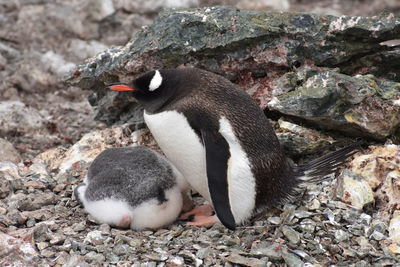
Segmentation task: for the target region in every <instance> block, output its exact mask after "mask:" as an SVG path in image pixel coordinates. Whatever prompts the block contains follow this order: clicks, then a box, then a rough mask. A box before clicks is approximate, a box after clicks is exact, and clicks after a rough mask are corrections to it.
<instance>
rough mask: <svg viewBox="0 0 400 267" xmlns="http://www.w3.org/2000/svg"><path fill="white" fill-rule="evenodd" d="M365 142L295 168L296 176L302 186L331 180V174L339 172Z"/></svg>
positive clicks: (355, 143) (356, 143)
mask: <svg viewBox="0 0 400 267" xmlns="http://www.w3.org/2000/svg"><path fill="white" fill-rule="evenodd" d="M362 144H364V141H363V140H359V141H357V142H354V143H352V144H350V145H348V146H346V147H344V148H342V149H339V150H337V151H334V152H332V153H329V154H326V155H324V156H322V157H319V158H317V159H314V160H312V161H310V162H308V163H306V164H303V165H299V166H295V167H294V175H295V177H296V178H297V179H298V180H299V181H300V185H301V186H305V185H307V184H310V183H316V182H319V181H322V180H325V179H327V178H329V176H327V175H329V174H331V173H334V172H336V171H338V169H339V167H340V166H341V165H343V163H344V161H345V160H346V159H347V158H349V157H351V156H352V155H354V154H355V153H356V152H358V150H359V148H360V147H361V145H362Z"/></svg>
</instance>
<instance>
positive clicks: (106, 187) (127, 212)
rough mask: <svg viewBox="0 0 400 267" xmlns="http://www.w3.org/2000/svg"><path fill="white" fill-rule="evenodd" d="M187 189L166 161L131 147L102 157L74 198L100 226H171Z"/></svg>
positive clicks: (93, 165) (98, 158)
mask: <svg viewBox="0 0 400 267" xmlns="http://www.w3.org/2000/svg"><path fill="white" fill-rule="evenodd" d="M186 188H187V185H186V183H185V181H184V179H183V177H182V175H181V174H180V173H179V171H178V170H177V169H176V168H175V167H174V166H173V165H172V164H170V163H169V162H168V161H167V160H166V159H164V158H163V157H162V156H161V155H159V154H158V153H156V152H155V151H153V150H151V149H149V148H147V147H144V146H135V147H123V148H110V149H107V150H105V151H103V152H102V153H100V155H98V156H97V157H96V159H95V160H94V161H93V163H92V164H91V165H90V167H89V170H88V173H87V175H86V177H85V180H84V182H83V183H82V184H80V185H78V186H77V187H76V188H75V190H74V195H75V198H76V199H77V200H78V201H79V202H81V203H82V204H83V206H84V208H85V210H86V211H87V212H88V213H89V214H90V215H92V216H93V217H94V218H95V219H96V220H97V221H98V222H99V223H107V224H110V225H112V226H116V227H119V228H132V229H134V230H141V229H146V228H150V229H155V228H159V227H162V226H165V225H168V224H170V223H172V222H174V221H175V220H176V218H177V217H178V215H179V213H180V212H181V210H182V202H183V200H182V199H183V194H184V192H185V190H186Z"/></svg>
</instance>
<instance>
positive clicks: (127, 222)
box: [117, 216, 132, 229]
mask: <svg viewBox="0 0 400 267" xmlns="http://www.w3.org/2000/svg"><path fill="white" fill-rule="evenodd" d="M131 223H132V218H131V216H124V217H122V218H121V220H120V221H119V223H118V224H117V227H118V228H122V229H126V228H129V227H131Z"/></svg>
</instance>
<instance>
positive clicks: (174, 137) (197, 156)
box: [144, 111, 211, 203]
mask: <svg viewBox="0 0 400 267" xmlns="http://www.w3.org/2000/svg"><path fill="white" fill-rule="evenodd" d="M144 120H145V121H146V124H147V126H148V127H149V129H150V131H151V133H152V134H153V136H154V138H155V139H156V141H157V143H158V145H159V146H160V148H161V150H162V151H163V152H164V154H165V155H166V157H167V158H168V160H169V161H171V163H172V164H174V165H175V167H176V168H178V170H179V171H180V172H181V173H182V175H183V176H184V177H185V179H186V180H187V182H188V183H189V184H190V186H191V187H192V188H193V189H195V190H196V191H197V192H199V193H200V194H201V195H202V196H203V197H204V198H205V199H206V200H207V201H209V202H210V203H211V198H210V193H209V190H208V183H207V172H206V155H205V149H204V147H203V145H202V143H201V142H200V139H199V137H198V136H197V135H196V133H195V132H194V131H193V129H192V128H191V127H190V125H189V123H188V121H187V119H186V117H185V116H184V115H183V114H181V113H179V112H176V111H164V112H161V113H157V114H147V113H146V112H144Z"/></svg>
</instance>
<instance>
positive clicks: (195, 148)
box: [110, 68, 359, 229]
mask: <svg viewBox="0 0 400 267" xmlns="http://www.w3.org/2000/svg"><path fill="white" fill-rule="evenodd" d="M110 89H111V90H116V91H126V92H124V93H125V94H129V95H131V96H132V97H134V98H136V100H137V101H138V102H139V103H140V104H141V105H142V106H143V107H144V119H145V122H146V124H147V126H148V127H149V129H150V131H151V133H152V134H153V136H154V138H155V139H156V141H157V143H158V145H159V146H160V148H161V150H162V151H163V152H164V154H165V155H166V157H167V158H168V159H169V160H170V161H171V162H172V163H173V164H174V165H175V166H176V168H177V169H178V170H179V171H180V172H181V173H182V175H183V176H184V177H185V179H187V181H188V183H189V184H190V186H191V187H192V188H194V189H195V190H196V191H197V192H199V193H200V194H201V195H202V196H203V197H204V198H205V199H206V200H207V201H208V202H209V203H211V204H212V207H213V208H214V209H215V212H216V215H217V217H218V218H217V217H215V216H213V215H212V217H210V216H208V214H210V212H209V209H207V208H202V209H198V210H206V212H205V215H203V216H202V219H201V220H200V219H199V220H195V222H194V223H189V224H191V225H209V224H212V223H216V222H218V220H219V221H221V222H222V223H223V224H224V225H225V226H226V227H227V228H229V229H235V227H236V225H241V224H243V223H246V222H247V221H248V220H249V219H250V218H251V217H252V216H254V215H255V214H257V213H259V212H262V211H265V210H267V209H268V208H271V207H273V206H276V205H278V204H281V203H284V202H285V201H287V200H288V199H290V198H292V197H293V196H295V195H296V194H297V192H298V191H299V189H301V188H302V187H303V186H304V185H306V184H307V183H310V182H315V181H317V180H318V179H320V178H322V177H324V176H326V175H327V174H329V173H331V172H334V171H335V170H336V169H337V168H338V167H339V166H340V165H341V164H342V163H343V161H344V160H345V159H346V158H347V157H349V156H351V155H352V154H353V153H354V152H353V151H354V149H355V148H356V147H357V146H358V145H359V144H358V143H356V144H353V145H351V146H349V147H346V148H343V149H342V150H339V151H337V152H334V153H333V154H329V155H327V156H325V157H322V158H319V159H316V160H314V161H312V162H310V163H309V164H306V165H302V166H297V167H296V166H292V165H291V164H290V163H289V161H288V159H287V158H286V156H285V154H284V151H283V149H282V147H281V145H280V143H279V140H278V138H277V136H276V134H275V132H274V130H273V128H272V126H271V124H270V122H269V121H268V119H267V118H266V116H265V114H264V112H263V110H262V109H261V108H260V107H259V106H258V105H257V104H256V103H255V102H254V100H253V99H252V98H251V97H250V96H249V95H248V94H247V93H246V92H245V91H243V90H242V89H241V88H239V87H238V86H237V85H235V84H233V83H231V82H230V81H229V80H227V79H225V78H224V77H222V76H219V75H217V74H214V73H211V72H208V71H204V70H200V69H196V68H185V69H164V70H155V71H150V72H147V73H145V74H143V75H142V76H140V77H138V78H137V79H135V80H133V81H132V82H130V83H128V84H121V83H120V84H113V85H111V86H110ZM171 126H172V127H171Z"/></svg>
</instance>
